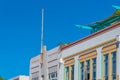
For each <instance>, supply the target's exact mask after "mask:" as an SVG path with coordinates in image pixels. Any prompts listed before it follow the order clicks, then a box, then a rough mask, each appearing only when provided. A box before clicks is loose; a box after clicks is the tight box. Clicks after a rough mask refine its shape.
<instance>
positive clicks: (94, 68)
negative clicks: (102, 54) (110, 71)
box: [92, 58, 96, 80]
mask: <svg viewBox="0 0 120 80" xmlns="http://www.w3.org/2000/svg"><path fill="white" fill-rule="evenodd" d="M92 62H93V73H92V74H93V75H92V76H93V79H92V80H96V58H94V59H93V60H92Z"/></svg>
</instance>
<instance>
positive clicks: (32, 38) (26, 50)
mask: <svg viewBox="0 0 120 80" xmlns="http://www.w3.org/2000/svg"><path fill="white" fill-rule="evenodd" d="M113 4H114V5H120V1H119V0H0V54H1V55H0V75H1V76H3V77H5V78H6V79H8V78H11V77H14V76H17V75H29V60H30V58H31V57H33V56H36V55H38V54H39V53H40V33H41V9H42V6H44V8H45V14H44V15H45V20H44V25H45V26H44V28H45V30H44V44H45V45H47V49H48V50H49V49H52V48H53V47H55V46H57V45H58V44H59V43H61V42H64V43H69V42H73V41H76V40H79V39H80V38H83V37H85V36H87V35H89V34H90V31H89V30H83V29H78V28H76V27H75V26H74V25H75V24H81V25H87V24H90V23H92V22H96V21H99V20H102V19H104V18H106V17H108V16H110V15H111V14H112V13H113V12H114V11H115V9H113V8H112V7H111V6H112V5H113Z"/></svg>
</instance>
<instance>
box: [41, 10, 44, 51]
mask: <svg viewBox="0 0 120 80" xmlns="http://www.w3.org/2000/svg"><path fill="white" fill-rule="evenodd" d="M43 38H44V8H42V27H41V53H42V48H43Z"/></svg>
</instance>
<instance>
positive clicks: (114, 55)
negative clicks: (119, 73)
mask: <svg viewBox="0 0 120 80" xmlns="http://www.w3.org/2000/svg"><path fill="white" fill-rule="evenodd" d="M112 80H116V52H113V53H112Z"/></svg>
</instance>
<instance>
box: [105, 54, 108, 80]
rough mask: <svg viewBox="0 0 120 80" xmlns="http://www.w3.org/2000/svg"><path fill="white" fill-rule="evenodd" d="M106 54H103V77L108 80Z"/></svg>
mask: <svg viewBox="0 0 120 80" xmlns="http://www.w3.org/2000/svg"><path fill="white" fill-rule="evenodd" d="M108 58H109V56H108V54H105V55H104V77H105V80H108Z"/></svg>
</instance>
